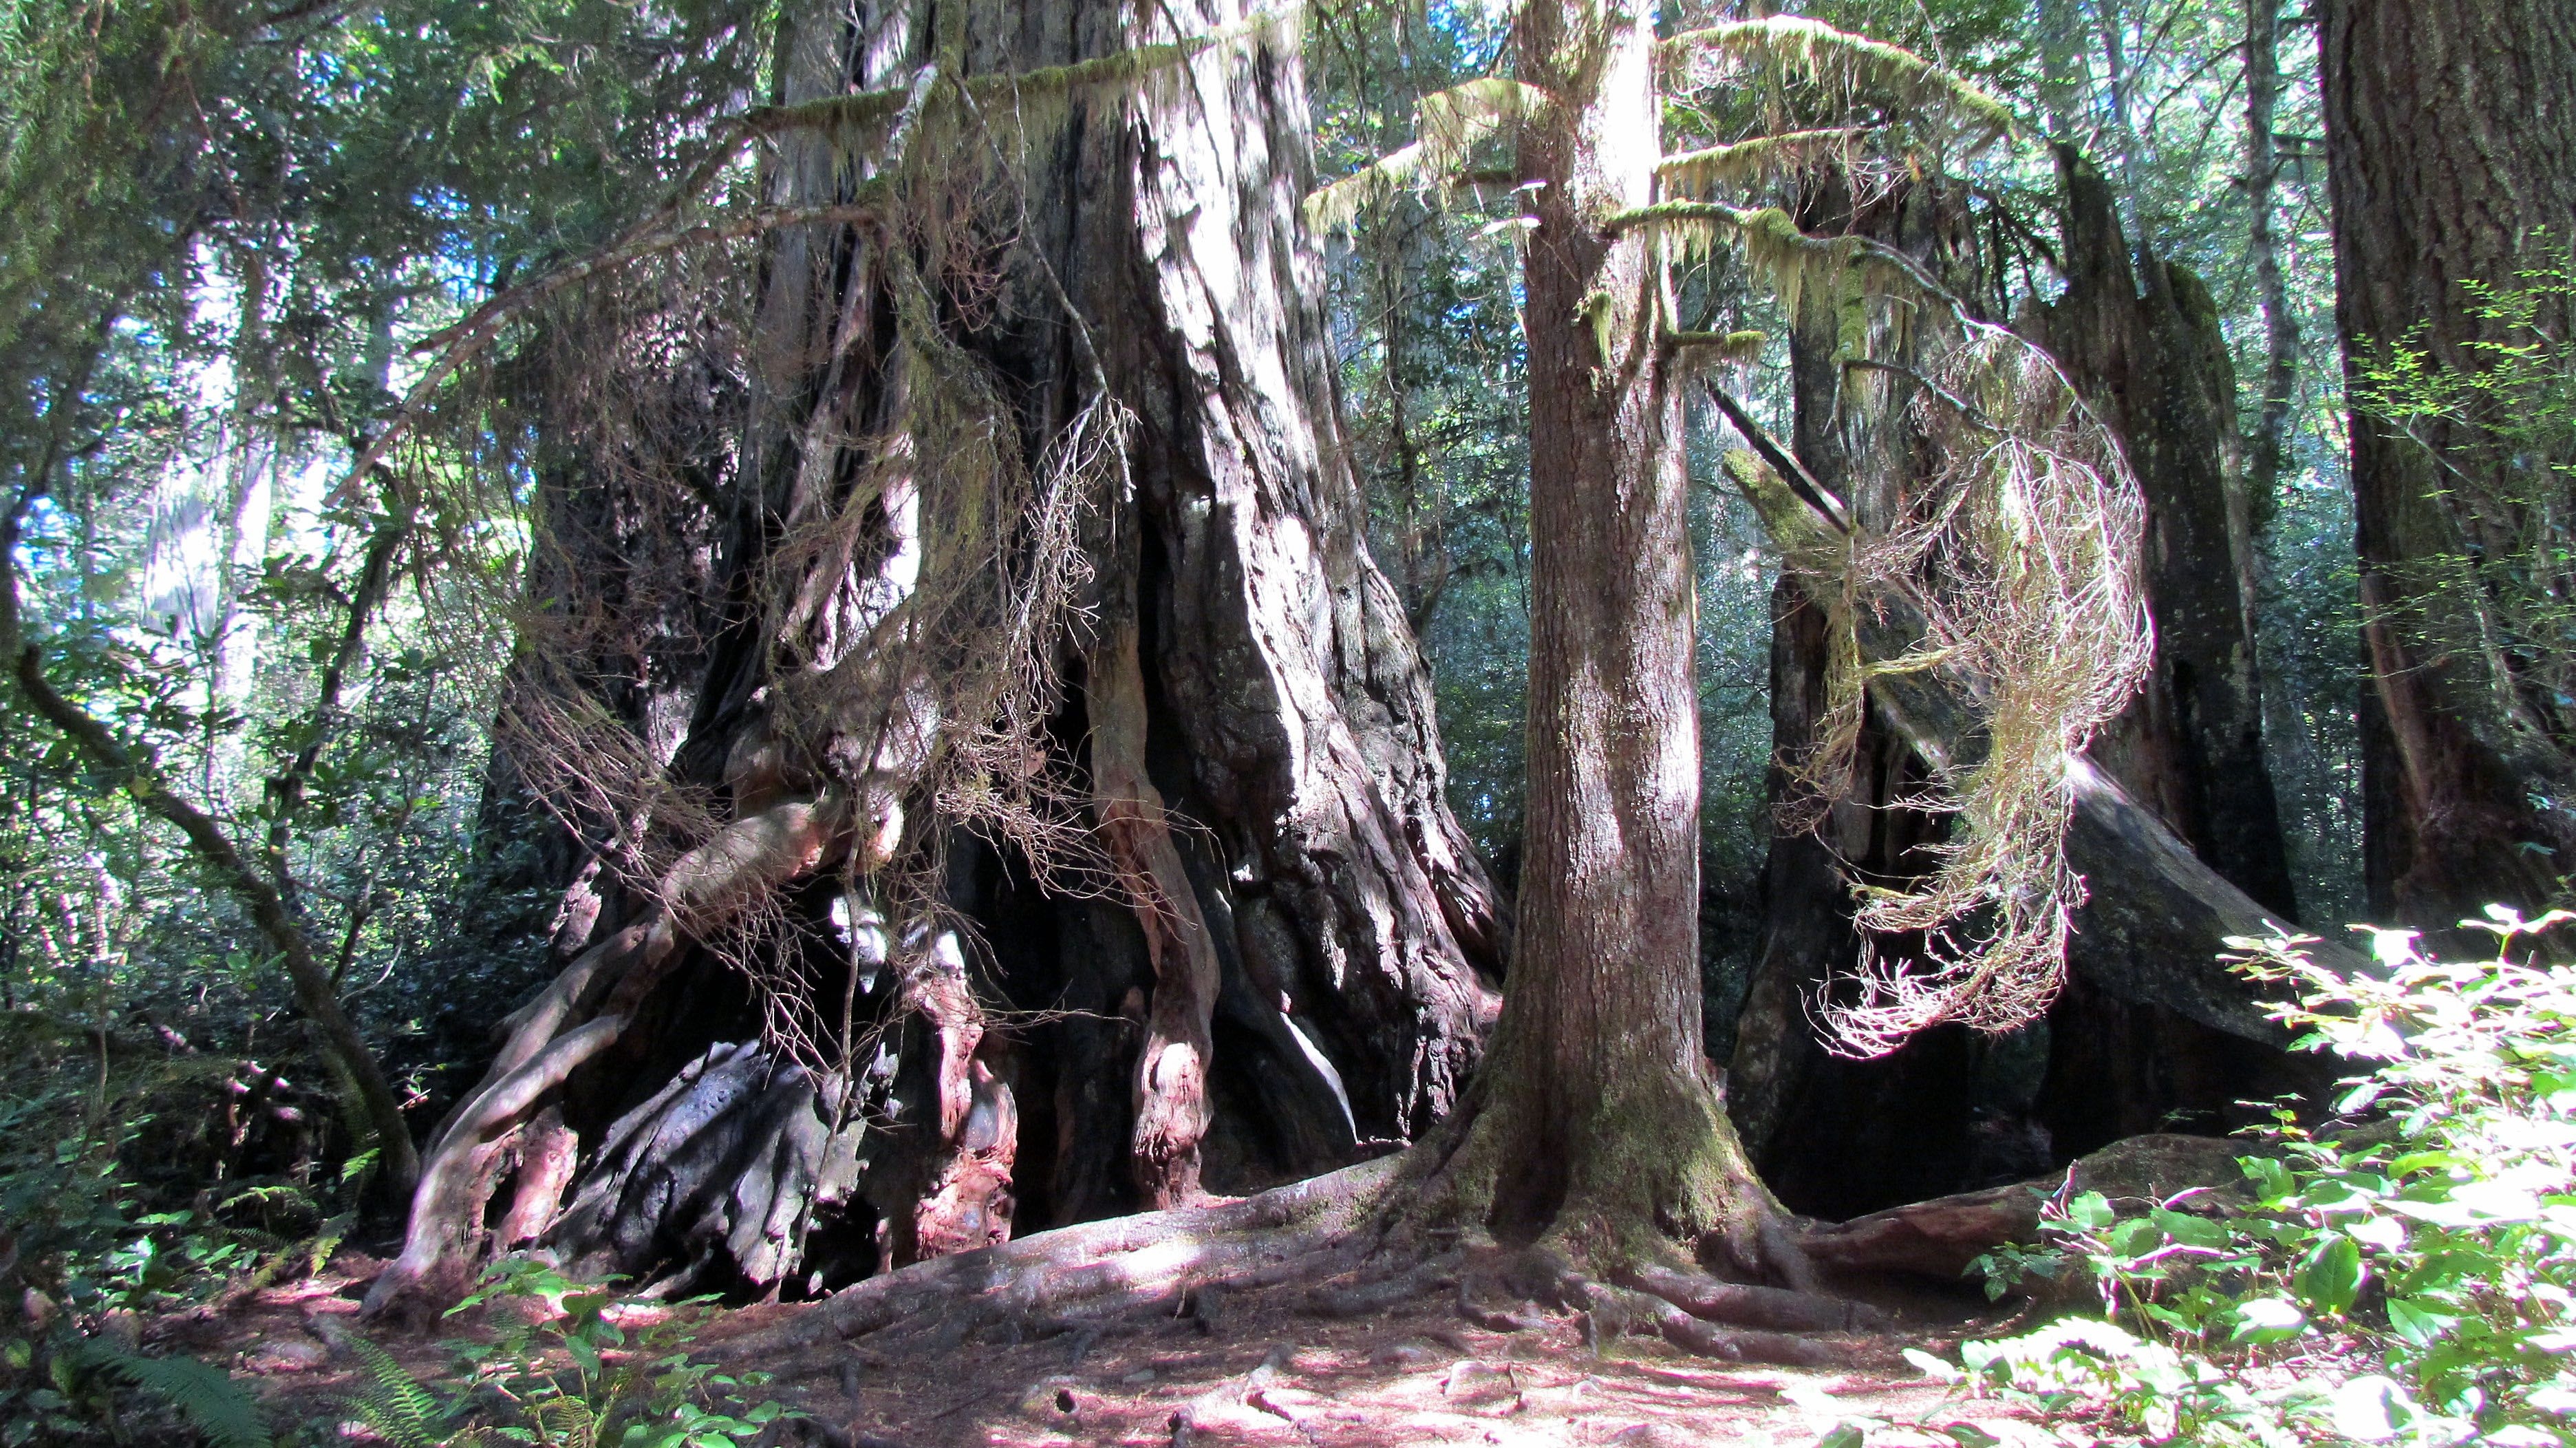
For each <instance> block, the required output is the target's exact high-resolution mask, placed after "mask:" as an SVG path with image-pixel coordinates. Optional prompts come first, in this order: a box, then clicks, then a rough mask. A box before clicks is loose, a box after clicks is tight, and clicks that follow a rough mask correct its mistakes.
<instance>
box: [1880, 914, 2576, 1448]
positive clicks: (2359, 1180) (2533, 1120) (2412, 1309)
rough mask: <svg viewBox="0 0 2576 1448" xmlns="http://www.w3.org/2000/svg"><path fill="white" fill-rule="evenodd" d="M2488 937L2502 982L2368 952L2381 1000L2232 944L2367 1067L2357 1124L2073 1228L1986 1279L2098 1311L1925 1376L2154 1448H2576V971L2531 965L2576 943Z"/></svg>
mask: <svg viewBox="0 0 2576 1448" xmlns="http://www.w3.org/2000/svg"><path fill="white" fill-rule="evenodd" d="M2487 913H2488V917H2489V918H2488V919H2485V920H2481V921H2471V922H2465V923H2466V924H2468V925H2470V926H2474V927H2475V928H2477V929H2479V930H2483V931H2486V932H2488V933H2489V934H2491V935H2493V936H2494V937H2495V940H2496V950H2495V952H2494V954H2493V956H2492V957H2491V958H2489V959H2485V960H2478V961H2467V962H2463V961H2446V960H2440V959H2436V958H2434V957H2433V956H2431V955H2428V954H2427V953H2425V951H2424V950H2423V949H2422V947H2421V945H2420V943H2419V938H2418V936H2417V935H2416V933H2415V932H2413V931H2401V930H2371V931H2369V935H2370V937H2371V942H2372V946H2373V951H2374V954H2375V956H2376V958H2377V961H2378V965H2379V971H2378V972H2377V973H2370V974H2364V973H2354V974H2350V975H2346V974H2342V973H2339V972H2337V971H2334V970H2332V969H2329V968H2327V967H2325V966H2321V965H2319V964H2317V963H2316V962H2315V961H2313V960H2312V959H2310V958H2309V956H2308V955H2307V954H2306V952H2305V951H2304V950H2303V948H2302V947H2303V946H2305V945H2308V944H2312V943H2313V941H2314V938H2313V937H2305V936H2281V937H2277V938H2273V939H2267V940H2249V939H2238V940H2231V941H2229V942H2228V943H2229V945H2230V947H2231V948H2232V949H2233V950H2234V951H2235V952H2236V954H2235V955H2234V956H2233V957H2231V958H2232V959H2234V960H2235V961H2236V962H2237V964H2238V966H2239V968H2240V969H2243V970H2245V971H2247V972H2248V973H2250V974H2252V975H2254V976H2255V977H2257V978H2258V979H2261V980H2264V981H2266V982H2270V983H2274V984H2277V985H2279V986H2282V987H2284V988H2286V990H2287V992H2288V993H2289V996H2290V1001H2289V1003H2286V1004H2283V1005H2280V1006H2277V1007H2276V1008H2275V1009H2274V1015H2275V1016H2276V1018H2278V1019H2280V1020H2281V1021H2283V1022H2285V1023H2286V1024H2288V1025H2289V1026H2291V1027H2292V1028H2293V1029H2294V1030H2296V1031H2297V1032H2299V1033H2300V1034H2299V1039H2298V1045H2299V1046H2300V1047H2302V1048H2303V1049H2309V1050H2320V1051H2331V1052H2333V1053H2335V1054H2337V1055H2340V1056H2343V1057H2345V1058H2347V1059H2350V1060H2353V1061H2356V1062H2362V1063H2367V1065H2368V1067H2369V1069H2368V1070H2367V1071H2366V1072H2365V1073H2364V1074H2362V1075H2359V1076H2356V1077H2354V1078H2352V1079H2350V1080H2348V1081H2346V1082H2345V1083H2344V1084H2343V1086H2342V1088H2341V1091H2340V1095H2339V1096H2338V1098H2337V1099H2336V1100H2335V1101H2334V1103H2333V1110H2334V1118H2333V1120H2334V1124H2333V1125H2330V1126H2327V1127H2321V1128H2318V1129H2316V1130H2314V1131H2311V1130H2308V1129H2304V1128H2302V1127H2301V1126H2300V1125H2299V1124H2298V1122H2297V1120H2296V1118H2295V1117H2294V1116H2293V1114H2292V1113H2290V1112H2288V1111H2286V1110H2284V1111H2280V1112H2277V1113H2276V1114H2275V1118H2274V1121H2273V1123H2272V1124H2271V1125H2270V1126H2268V1127H2267V1128H2264V1129H2263V1130H2262V1131H2261V1133H2260V1134H2261V1135H2262V1137H2263V1139H2264V1140H2263V1147H2262V1150H2261V1151H2260V1152H2259V1153H2258V1154H2254V1155H2249V1156H2247V1157H2245V1158H2243V1159H2242V1160H2241V1161H2240V1166H2241V1167H2242V1169H2243V1172H2244V1175H2245V1182H2244V1185H2243V1186H2242V1187H2241V1188H2237V1189H2232V1190H2229V1191H2225V1192H2218V1191H2193V1192H2186V1193H2183V1194H2181V1195H2179V1196H2176V1197H2173V1198H2170V1199H2167V1200H2165V1201H2161V1202H2119V1201H2113V1200H2110V1199H2106V1198H2105V1197H2103V1196H2102V1195H2101V1194H2099V1193H2086V1194H2083V1195H2078V1196H2075V1197H2073V1198H2071V1199H2069V1200H2065V1201H2063V1202H2053V1203H2052V1204H2051V1205H2050V1206H2048V1207H2047V1208H2046V1209H2045V1210H2044V1214H2043V1215H2044V1220H2043V1224H2042V1240H2041V1241H2040V1242H2038V1243H2036V1244H2032V1245H2030V1246H2026V1247H2020V1248H2014V1249H2009V1250H2007V1251H2004V1252H2000V1253H1996V1254H1993V1255H1992V1256H1990V1257H1988V1258H1986V1259H1983V1261H1982V1263H1981V1264H1980V1265H1981V1266H1983V1267H1984V1268H1985V1270H1986V1271H1987V1273H1988V1276H1989V1282H1990V1284H1991V1286H1992V1290H1993V1291H1995V1292H1996V1293H1997V1294H2000V1293H2001V1292H2003V1291H2004V1290H2006V1289H2007V1288H2009V1287H2010V1286H2012V1285H2014V1284H2015V1283H2020V1282H2028V1281H2030V1280H2031V1279H2033V1278H2042V1279H2054V1280H2055V1281H2056V1282H2057V1283H2058V1284H2059V1286H2060V1288H2061V1289H2063V1290H2072V1289H2073V1288H2074V1287H2076V1286H2077V1285H2078V1284H2082V1285H2083V1286H2085V1287H2087V1288H2089V1292H2087V1293H2086V1294H2085V1295H2087V1296H2090V1297H2093V1298H2095V1299H2097V1301H2098V1311H2096V1312H2087V1313H2076V1314H2071V1315H2067V1316H2063V1317H2060V1318H2058V1319H2057V1320H2054V1321H2051V1322H2048V1323H2046V1324H2045V1325H2043V1326H2041V1327H2039V1328H2038V1329H2037V1330H2036V1331H2033V1332H2030V1333H2027V1334H2025V1335H2022V1336H2017V1337H2011V1338H2006V1339H2003V1340H1999V1341H1991V1342H1980V1343H1970V1344H1967V1345H1966V1346H1965V1348H1964V1349H1963V1351H1962V1357H1963V1361H1964V1368H1965V1370H1964V1372H1962V1371H1961V1369H1960V1368H1958V1367H1954V1366H1952V1365H1950V1364H1947V1363H1943V1362H1940V1361H1938V1360H1936V1359H1931V1358H1929V1357H1926V1356H1923V1355H1919V1354H1918V1355H1916V1356H1917V1359H1918V1362H1919V1364H1920V1365H1922V1366H1924V1367H1925V1368H1926V1369H1927V1370H1931V1371H1934V1372H1935V1373H1936V1375H1942V1376H1947V1377H1949V1378H1951V1379H1953V1380H1960V1381H1964V1382H1965V1383H1967V1384H1968V1385H1970V1386H1971V1387H1972V1388H1974V1389H1975V1390H1978V1391H1984V1392H1990V1393H1995V1394H2000V1395H2004V1396H2007V1397H2011V1398H2015V1399H2018V1400H2021V1401H2024V1402H2027V1403H2030V1404H2033V1405H2036V1406H2038V1407H2039V1408H2041V1409H2043V1410H2045V1411H2048V1412H2050V1413H2052V1414H2063V1415H2069V1416H2080V1417H2084V1418H2088V1419H2092V1420H2094V1421H2096V1422H2097V1423H2098V1424H2099V1425H2100V1426H2101V1427H2102V1428H2104V1429H2105V1430H2107V1431H2110V1432H2113V1433H2119V1434H2126V1435H2128V1436H2129V1437H2131V1438H2132V1439H2134V1440H2143V1441H2152V1442H2159V1443H2162V1442H2193V1443H2217V1444H2237V1443H2247V1444H2262V1445H2267V1448H2269V1445H2287V1444H2293V1443H2302V1442H2319V1441H2327V1442H2333V1441H2345V1442H2365V1443H2402V1444H2409V1445H2414V1444H2425V1445H2439V1444H2452V1443H2466V1442H2479V1443H2487V1444H2497V1445H2504V1448H2542V1445H2557V1444H2572V1443H2576V1369H2571V1365H2570V1360H2569V1353H2570V1349H2576V1314H2571V1311H2570V1307H2571V1297H2570V1292H2571V1289H2576V969H2571V968H2570V967H2567V966H2562V965H2550V964H2546V963H2543V962H2542V960H2541V958H2540V957H2539V955H2538V952H2537V951H2536V950H2535V949H2534V948H2533V947H2534V942H2533V939H2532V937H2534V936H2536V935H2538V934H2540V933H2541V932H2543V931H2545V930H2548V929H2550V928H2552V927H2554V926H2557V925H2559V924H2561V923H2563V922H2565V921H2567V920H2569V919H2576V916H2570V915H2568V914H2567V913H2566V912H2564V911H2551V912H2549V913H2548V914H2547V915H2544V916H2542V917H2540V918H2539V919H2536V920H2524V919H2523V918H2521V917H2520V916H2519V915H2518V914H2516V913H2515V912H2513V911H2511V910H2508V909H2505V908H2503V907H2497V906H2491V907H2489V908H2488V912H2487Z"/></svg>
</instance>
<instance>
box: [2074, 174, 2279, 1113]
mask: <svg viewBox="0 0 2576 1448" xmlns="http://www.w3.org/2000/svg"><path fill="white" fill-rule="evenodd" d="M2058 176H2059V179H2060V184H2061V185H2063V186H2064V188H2065V193H2066V206H2067V211H2066V226H2065V236H2064V242H2063V255H2064V259H2065V270H2066V273H2067V289H2066V293H2065V295H2064V296H2062V297H2060V298H2059V299H2058V301H2057V302H2056V303H2055V304H2054V305H2051V306H2046V307H2042V308H2040V309H2038V311H2037V314H2036V315H2035V316H2034V317H2032V318H2030V319H2029V320H2028V321H2027V322H2025V324H2024V329H2025V330H2026V331H2029V332H2031V333H2033V334H2034V335H2035V336H2037V337H2038V338H2039V339H2040V340H2041V341H2042V342H2043V343H2044V344H2045V345H2046V346H2047V347H2048V349H2049V350H2050V351H2051V352H2052V353H2054V354H2055V355H2056V356H2057V358H2058V359H2059V361H2060V362H2061V363H2063V364H2064V366H2065V367H2066V369H2067V372H2068V374H2069V375H2070V376H2071V377H2072V378H2073V379H2074V380H2075V383H2076V385H2077V386H2078V387H2079V388H2081V389H2082V390H2083V391H2084V393H2085V394H2086V396H2087V397H2088V398H2089V399H2091V400H2092V402H2093V403H2094V405H2095V406H2096V407H2098V408H2100V409H2101V410H2102V413H2103V415H2104V417H2105V418H2106V419H2107V420H2109V421H2110V423H2111V425H2112V427H2113V428H2114V430H2116V431H2117V432H2118V433H2119V435H2120V438H2121V441H2122V444H2123V445H2124V447H2125V448H2126V449H2127V453H2128V458H2129V464H2130V466H2131V467H2132V468H2133V469H2135V470H2136V472H2137V476H2138V483H2139V486H2140V488H2141V489H2142V490H2143V492H2144V493H2145V495H2146V500H2147V534H2146V539H2145V552H2146V557H2145V560H2144V562H2145V569H2146V586H2147V604H2148V609H2149V612H2150V614H2151V616H2152V617H2153V619H2154V621H2155V628H2156V666H2155V674H2154V676H2153V677H2152V678H2151V679H2150V680H2149V681H2148V683H2147V685H2146V688H2145V689H2144V690H2143V691H2142V692H2141V693H2140V695H2139V697H2138V699H2137V701H2136V702H2135V703H2133V704H2132V705H2130V707H2129V709H2128V711H2127V712H2126V713H2125V714H2124V715H2123V716H2122V717H2121V718H2120V720H2119V721H2118V722H2117V723H2115V724H2114V725H2112V727H2111V728H2110V729H2109V730H2107V731H2105V733H2104V735H2103V737H2102V738H2101V739H2099V740H2097V741H2096V742H2095V744H2094V746H2093V750H2092V757H2093V760H2094V762H2095V763H2096V764H2098V765H2099V766H2101V768H2102V769H2103V770H2104V771H2105V772H2106V773H2108V774H2109V775H2110V776H2111V777H2112V778H2114V779H2116V780H2118V781H2119V783H2120V785H2121V786H2122V787H2123V788H2124V789H2125V790H2126V791H2127V792H2128V794H2129V795H2130V797H2131V798H2133V799H2135V800H2137V801H2138V802H2139V803H2140V804H2142V805H2144V806H2145V807H2147V808H2148V809H2149V810H2151V811H2153V812H2154V813H2155V815H2156V817H2157V818H2158V819H2159V820H2161V821H2162V822H2163V823H2164V824H2165V826H2166V827H2167V828H2169V829H2171V830H2172V831H2173V832H2174V833H2175V834H2176V835H2178V836H2180V837H2181V839H2182V840H2183V841H2184V843H2186V844H2187V845H2189V846H2190V847H2191V850H2192V853H2194V854H2196V855H2198V856H2199V857H2200V858H2201V860H2203V861H2204V862H2206V863H2207V864H2208V865H2209V867H2210V868H2211V869H2213V870H2215V871H2217V872H2218V873H2219V874H2220V875H2221V876H2223V877H2224V878H2225V879H2226V880H2227V881H2228V882H2229V883H2230V884H2233V885H2235V886H2236V887H2237V888H2238V889H2241V890H2243V891H2244V892H2245V893H2246V894H2247V895H2249V896H2251V897H2253V899H2254V900H2255V901H2256V902H2257V903H2259V904H2260V905H2262V906H2263V908H2265V909H2266V910H2268V911H2271V912H2273V913H2274V914H2275V915H2276V916H2277V918H2279V919H2280V920H2282V921H2284V922H2288V921H2292V920H2295V919H2297V913H2296V907H2295V904H2294V901H2293V893H2292V889H2291V883H2290V865H2289V854H2288V850H2287V848H2286V846H2285V842H2284V840H2283V837H2282V832H2281V821H2280V812H2279V808H2278V805H2277V803H2276V800H2275V796H2274V792H2273V788H2272V775H2271V771H2270V769H2269V767H2268V766H2267V764H2266V762H2265V759H2264V753H2263V681H2262V678H2261V674H2260V671H2259V669H2258V667H2257V660H2256V653H2255V644H2254V616H2253V611H2252V610H2253V587H2252V578H2253V575H2252V571H2251V570H2252V562H2253V556H2254V540H2253V529H2252V518H2251V514H2250V512H2249V511H2248V509H2247V508H2246V507H2245V489H2244V482H2243V479H2242V477H2241V475H2240V474H2239V471H2238V469H2237V467H2236V465H2235V459H2234V458H2233V457H2232V456H2231V454H2232V452H2233V450H2234V440H2235V438H2236V436H2237V428H2236V374H2235V369H2234V367H2233V365H2232V364H2231V363H2230V362H2229V360H2228V352H2227V344H2226V339H2225V337H2224V336H2222V335H2221V334H2220V332H2219V328H2218V310H2217V307H2216V305H2215V304H2214V303H2213V302H2212V301H2211V299H2210V296H2209V291H2208V289H2207V288H2206V287H2204V286H2202V285H2201V282H2200V278H2198V277H2197V276H2195V275H2193V274H2192V273H2191V272H2190V271H2189V270H2187V269H2186V268H2184V267H2182V266H2180V265H2179V264H2176V263H2171V262H2165V261H2161V260H2159V259H2157V258H2156V257H2155V256H2154V255H2153V254H2152V253H2151V252H2145V251H2143V250H2142V251H2141V252H2140V254H2139V257H2138V260H2137V263H2136V264H2135V265H2133V264H2132V260H2131V249H2130V245H2129V243H2128V241H2127V239H2126V238H2125V237H2124V236H2123V235H2122V232H2121V228H2120V222H2119V213H2118V211H2117V208H2116V206H2115V204H2114V201H2113V199H2112V195H2111V188H2110V187H2109V186H2108V185H2107V184H2106V183H2105V182H2104V181H2103V179H2102V177H2101V175H2100V174H2099V173H2098V172H2096V171H2094V169H2093V168H2092V167H2091V166H2089V165H2088V164H2086V163H2085V161H2084V159H2083V158H2082V156H2081V155H2079V154H2078V153H2077V152H2076V151H2075V150H2074V149H2073V148H2071V147H2064V146H2061V147H2060V148H2059V149H2058ZM2140 268H2143V270H2144V273H2145V278H2144V280H2145V286H2144V287H2143V288H2141V287H2140V285H2139V280H2140V278H2139V269H2140ZM2095 888H2096V890H2097V892H2100V891H2112V890H2117V889H2119V888H2120V883H2119V882H2118V881H2115V880H2103V881H2099V882H2097V883H2096V887H2095ZM2048 1023H2049V1067H2048V1079H2047V1082H2046V1084H2045V1085H2044V1087H2043V1088H2042V1092H2041V1101H2040V1104H2039V1107H2038V1110H2037V1112H2036V1115H2037V1116H2038V1119H2039V1122H2040V1124H2041V1125H2042V1126H2044V1127H2045V1128H2046V1129H2047V1131H2048V1132H2049V1134H2050V1137H2051V1139H2052V1144H2053V1146H2054V1147H2055V1149H2056V1150H2057V1151H2058V1152H2059V1153H2060V1154H2061V1155H2066V1156H2080V1155H2083V1154H2084V1153H2086V1152H2090V1151H2094V1150H2097V1149H2099V1148H2101V1147H2102V1146H2105V1145H2107V1144H2109V1143H2110V1142H2112V1141H2115V1140H2118V1139H2119V1138H2121V1137H2124V1136H2134V1135H2137V1134H2139V1133H2141V1132H2146V1131H2153V1130H2157V1129H2159V1128H2160V1127H2161V1126H2164V1125H2166V1124H2168V1123H2170V1122H2171V1121H2172V1120H2173V1119H2174V1118H2175V1117H2176V1114H2177V1113H2179V1114H2180V1118H2181V1119H2182V1120H2184V1121H2186V1122H2189V1123H2191V1124H2194V1125H2197V1126H2201V1127H2204V1128H2205V1127H2208V1126H2212V1125H2234V1124H2238V1123H2237V1116H2238V1115H2239V1112H2238V1108H2237V1106H2236V1103H2237V1102H2239V1101H2243V1100H2249V1099H2257V1098H2259V1097H2262V1096H2264V1095H2267V1094H2271V1092H2272V1091H2274V1090H2277V1089H2280V1084H2281V1083H2279V1082H2277V1081H2275V1080H2273V1079H2272V1078H2273V1077H2275V1076H2277V1075H2278V1074H2279V1073H2278V1072H2277V1071H2275V1070H2274V1069H2273V1068H2274V1063H2275V1058H2276V1057H2277V1056H2278V1052H2276V1051H2274V1050H2272V1049H2271V1048H2269V1047H2267V1046H2262V1045H2258V1044H2256V1043H2253V1042H2249V1041H2245V1040H2243V1039H2242V1038H2240V1037H2236V1036H2233V1035H2230V1034H2229V1033H2227V1032H2224V1031H2220V1030H2217V1029H2214V1028H2212V1027H2210V1026H2207V1025H2204V1024H2202V1023H2200V1022H2197V1021H2194V1020H2191V1019H2189V1018H2187V1017H2185V1016H2182V1015H2180V1014H2179V1013H2177V1012H2174V1011H2172V1010H2169V1009H2166V1008H2164V1007H2160V1006H2155V1005H2148V1004H2141V1003H2137V1002H2132V1001H2126V1000H2122V999H2120V998H2119V997H2117V996H2115V995H2113V994H2111V993H2110V992H2108V991H2105V990H2104V989H2102V988H2101V987H2100V986H2099V985H2097V984H2096V983H2094V982H2093V981H2091V980H2089V979H2086V978H2083V977H2081V976H2077V977H2075V978H2073V979H2070V980H2069V981H2068V983H2067V988H2066V991H2065V993H2064V994H2063V995H2062V996H2061V997H2059V999H2058V1002H2057V1004H2056V1006H2055V1007H2053V1008H2052V1009H2051V1010H2050V1012H2049V1018H2048ZM2267 1088H2269V1089H2267Z"/></svg>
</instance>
